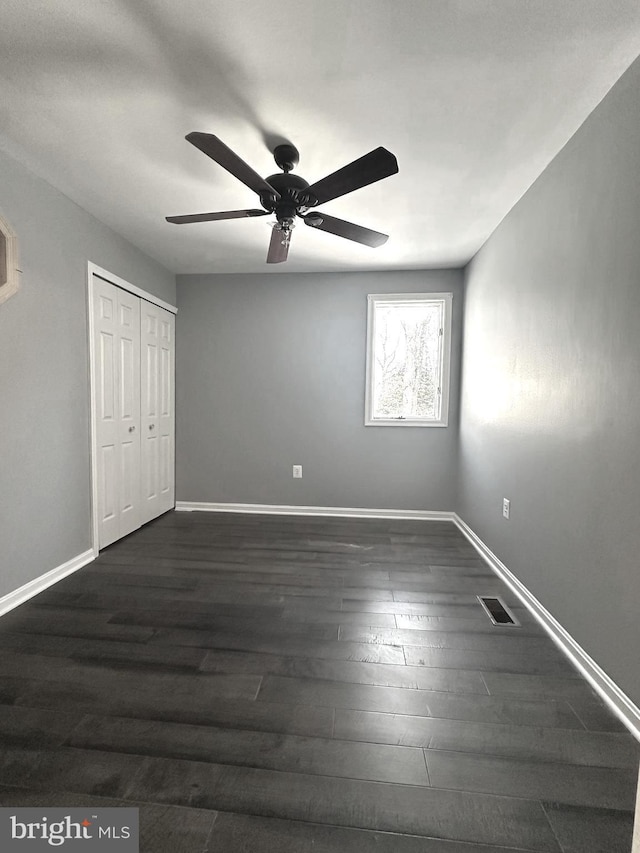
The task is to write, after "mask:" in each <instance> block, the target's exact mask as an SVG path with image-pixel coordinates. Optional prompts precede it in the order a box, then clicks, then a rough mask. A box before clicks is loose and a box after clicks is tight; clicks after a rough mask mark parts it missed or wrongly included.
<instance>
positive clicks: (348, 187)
mask: <svg viewBox="0 0 640 853" xmlns="http://www.w3.org/2000/svg"><path fill="white" fill-rule="evenodd" d="M186 139H187V141H188V142H190V143H191V144H192V145H195V147H196V148H198V149H199V150H200V151H202V152H203V154H206V155H207V156H208V157H211V159H212V160H214V161H215V162H216V163H218V164H219V165H220V166H222V167H223V169H226V170H227V171H228V172H229V173H230V174H232V175H233V176H234V177H235V178H237V179H238V180H239V181H241V182H242V183H243V184H245V186H247V187H249V189H251V190H253V191H254V192H255V193H257V195H258V196H259V198H260V204H261V205H262V207H263V209H262V210H261V209H259V208H251V209H247V210H227V211H219V212H217V213H191V214H186V215H184V216H167V217H166V219H167V222H171V223H173V224H175V225H186V224H188V223H191V222H215V221H217V220H222V219H247V218H251V217H254V216H268V215H269V214H275V217H276V222H275V224H274V226H273V230H272V232H271V242H270V243H269V251H268V252H267V263H268V264H280V263H283V262H284V261H286V260H287V257H288V254H289V245H290V243H291V234H292V231H293V229H294V228H295V224H296V223H295V220H296V217H297V216H298V217H300V218H301V219H302V220H303V221H304V223H305V225H308V226H309V227H310V228H316V229H318V230H320V231H326V232H327V233H329V234H335V235H336V236H337V237H344V238H345V239H346V240H353V241H354V242H356V243H361V244H362V245H364V246H370V247H372V248H375V247H377V246H382V245H383V243H386V242H387V240H388V239H389V236H388V235H387V234H382V233H380V232H379V231H373V230H372V229H370V228H364V227H363V226H362V225H356V224H354V223H353V222H346V221H345V220H344V219H337V218H336V217H335V216H328V215H327V214H325V213H318V212H315V211H312V212H311V213H309V208H311V207H317V206H318V205H320V204H324V203H325V202H327V201H332V200H333V199H335V198H339V197H340V196H343V195H346V194H347V193H350V192H353V191H354V190H358V189H361V188H362V187H366V186H368V185H369V184H373V183H375V182H376V181H381V180H382V179H383V178H388V177H389V176H390V175H395V174H396V173H397V172H398V162H397V160H396V158H395V157H394V156H393V154H392V153H391V152H390V151H387V150H386V148H382V147H380V148H375V149H374V150H373V151H370V152H369V153H368V154H365V155H364V156H363V157H360V158H359V159H358V160H354V161H353V162H352V163H349V164H348V165H346V166H343V168H342V169H338V171H337V172H333V173H332V174H330V175H327V176H326V177H325V178H322V179H321V180H320V181H317V182H316V183H315V184H311V185H309V183H308V181H305V179H304V178H301V177H300V175H294V174H293V169H295V167H296V166H297V165H298V162H299V160H300V155H299V153H298V150H297V148H295V146H293V145H291V144H289V143H285V144H282V145H277V146H276V147H275V149H274V151H273V157H274V159H275V161H276V165H277V166H278V168H280V169H281V170H282V172H276V174H275V175H270V176H269V177H268V178H262V177H261V176H260V175H259V174H258V173H257V172H254V170H253V169H252V168H251V167H250V166H249V165H248V164H247V163H245V162H244V160H242V159H241V158H240V157H238V155H237V154H236V153H235V152H234V151H232V150H231V149H230V148H229V147H228V146H227V145H225V144H224V142H222V140H220V139H218V137H217V136H214V135H213V134H211V133H199V132H194V133H189V134H188V135H187V136H186Z"/></svg>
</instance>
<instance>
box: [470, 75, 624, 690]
mask: <svg viewBox="0 0 640 853" xmlns="http://www.w3.org/2000/svg"><path fill="white" fill-rule="evenodd" d="M638 91H640V62H636V63H635V65H633V66H632V67H631V69H630V70H629V71H628V72H627V73H626V74H625V75H624V76H623V77H622V78H621V80H620V81H619V82H618V83H617V85H616V86H615V87H614V88H613V90H612V91H611V92H610V93H609V94H608V95H607V97H606V98H605V99H604V101H603V102H602V103H601V104H600V106H599V107H598V108H597V109H596V111H595V112H594V113H593V114H592V115H591V116H590V117H589V119H588V120H587V121H586V122H585V124H584V125H583V126H582V127H581V129H580V130H579V131H578V133H577V134H576V135H575V136H574V138H573V139H571V141H570V142H569V143H568V145H567V146H566V147H565V148H564V149H563V150H562V151H561V152H560V154H559V155H558V156H557V158H556V159H555V160H554V161H553V162H552V163H551V164H550V166H549V167H548V168H547V169H546V171H545V172H544V173H543V174H542V175H541V177H540V178H539V179H538V180H537V181H536V183H535V184H534V185H533V186H532V187H531V189H530V190H529V191H528V192H527V193H526V195H525V196H524V197H523V198H522V199H521V201H520V202H519V203H518V204H517V205H516V207H515V208H514V209H513V210H512V211H511V213H510V214H509V215H508V216H507V217H506V219H505V220H504V221H503V223H502V224H501V225H500V227H499V228H498V229H497V231H496V232H495V233H494V234H493V235H492V236H491V238H490V239H489V241H488V242H487V243H486V245H485V246H484V248H483V249H482V250H481V251H480V253H479V254H478V255H477V256H476V257H475V259H474V260H473V262H472V263H471V265H470V266H469V268H468V270H467V278H466V297H465V298H466V313H465V335H464V369H463V384H462V388H463V390H462V408H461V448H460V489H459V512H460V514H461V516H462V517H463V518H464V520H465V521H466V522H467V523H468V524H469V525H470V526H471V527H472V528H473V529H474V530H475V531H476V532H477V533H478V535H479V536H480V537H481V538H482V539H483V540H484V541H485V542H486V543H487V544H488V545H489V547H490V548H491V549H492V550H493V551H494V552H495V553H496V554H497V555H498V556H499V557H500V558H501V559H502V560H503V561H504V562H505V563H506V565H507V566H508V567H509V568H510V569H511V570H512V571H514V572H515V574H516V575H517V576H518V577H519V578H520V579H521V580H522V581H523V582H524V583H525V584H526V586H527V587H528V588H529V589H530V590H531V591H532V592H533V593H534V594H535V595H536V596H537V597H538V599H539V600H540V601H541V602H542V603H543V604H544V605H545V606H546V607H547V609H548V610H550V611H551V613H552V614H553V615H554V616H555V617H556V618H557V619H558V620H559V621H560V623H561V624H562V625H563V626H564V627H565V628H566V629H567V630H568V631H569V632H570V633H571V634H572V635H573V636H574V637H575V638H576V640H577V641H578V642H579V643H580V645H582V647H583V648H584V649H585V650H586V651H587V652H589V653H590V654H591V656H592V657H593V658H595V660H596V661H597V662H598V663H599V664H600V665H601V666H602V667H603V669H604V670H605V671H606V672H607V673H608V674H609V675H610V676H611V677H612V678H613V679H614V680H615V681H616V682H617V683H618V684H619V685H620V686H621V688H622V689H623V690H624V691H625V692H626V693H627V694H628V695H629V696H630V697H631V698H632V699H634V701H635V702H637V703H640V667H638V649H639V648H640V618H639V614H640V568H639V566H640V562H639V561H640V558H639V555H640V524H639V523H638V510H639V508H640V99H639V98H638ZM503 496H504V497H508V498H510V499H511V520H510V521H505V520H503V519H502V517H501V503H502V498H503Z"/></svg>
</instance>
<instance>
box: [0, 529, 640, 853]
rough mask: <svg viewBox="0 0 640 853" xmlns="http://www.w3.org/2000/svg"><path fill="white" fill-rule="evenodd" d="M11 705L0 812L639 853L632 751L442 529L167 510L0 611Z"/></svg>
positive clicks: (467, 550) (270, 847) (398, 847)
mask: <svg viewBox="0 0 640 853" xmlns="http://www.w3.org/2000/svg"><path fill="white" fill-rule="evenodd" d="M478 594H480V595H482V594H488V595H496V594H499V595H501V596H502V597H503V598H504V600H505V601H506V603H507V604H508V605H509V606H510V607H512V609H513V611H514V613H515V614H516V616H517V617H518V619H519V621H520V622H521V626H520V627H512V626H509V627H505V626H501V627H497V626H494V625H493V624H492V623H491V622H490V621H489V619H488V617H487V616H486V614H485V612H484V610H483V609H482V607H481V606H480V604H479V603H478V602H477V601H476V598H475V596H476V595H478ZM0 703H1V704H0V743H1V745H2V752H1V753H0V805H3V806H31V805H33V806H40V807H43V806H57V805H60V806H67V807H70V806H88V805H94V806H97V805H103V806H109V805H125V804H127V805H132V804H133V805H137V806H139V807H140V820H141V828H142V843H141V850H142V851H144V853H182V851H184V853H249V851H250V853H334V851H340V853H369V851H377V853H498V851H500V853H515V851H520V853H522V851H549V853H553V851H555V853H630V850H631V833H632V824H633V807H634V796H635V785H636V779H637V773H638V761H639V758H640V751H639V749H638V744H637V743H636V742H635V741H634V740H633V738H632V737H631V736H630V735H629V734H628V733H627V732H626V731H625V729H624V728H623V726H622V725H621V724H620V723H619V722H618V720H617V719H616V718H615V717H614V716H613V715H612V714H611V713H610V712H609V711H608V710H607V708H606V707H605V706H604V705H603V704H602V702H601V701H600V700H599V699H598V697H597V696H596V694H595V693H594V692H593V691H592V690H591V688H590V687H589V685H588V684H587V683H586V682H585V681H584V679H582V677H581V676H580V675H579V674H578V672H577V671H575V670H574V669H573V668H572V666H571V664H570V663H569V662H568V661H567V660H566V659H565V658H564V657H563V655H562V654H561V653H560V651H559V650H558V649H557V648H556V646H555V645H554V644H553V643H552V642H551V640H550V639H549V638H548V637H547V636H546V634H545V633H544V632H543V631H542V629H541V628H540V627H539V626H538V625H537V623H536V622H535V621H534V619H533V618H532V617H531V616H530V615H529V613H528V612H527V611H526V610H524V609H523V608H522V607H521V606H520V605H519V603H518V600H517V599H515V598H514V596H513V595H512V593H510V591H509V590H508V589H507V588H506V587H505V586H504V585H503V584H502V583H501V582H500V581H499V580H498V579H497V578H496V577H495V576H494V575H493V574H492V573H491V572H490V570H489V569H488V568H487V567H486V565H485V564H484V563H483V562H482V561H481V560H480V558H479V557H478V555H477V554H476V552H475V551H474V550H473V548H472V547H471V546H470V545H469V544H468V542H467V541H466V540H465V539H464V537H463V536H462V534H461V533H460V532H459V531H457V529H456V528H455V527H454V526H453V525H452V524H447V523H439V522H422V521H388V520H363V519H347V520H345V519H329V518H305V517H282V516H257V515H243V516H242V515H230V514H209V513H169V514H168V515H165V516H163V517H162V518H160V519H158V520H157V521H155V522H153V523H152V524H150V525H147V526H146V527H145V528H143V529H142V530H140V531H138V532H136V533H134V534H132V535H131V536H129V537H127V538H126V539H124V540H123V541H121V542H119V543H116V544H115V545H112V546H111V547H110V548H107V549H106V550H105V551H103V552H102V553H101V555H100V557H99V558H98V559H97V560H96V561H95V562H94V563H92V564H91V565H89V566H87V567H85V568H84V569H81V570H80V571H79V572H77V573H76V574H74V575H72V576H70V577H68V578H67V579H65V580H64V581H62V582H61V583H59V584H57V585H56V586H54V587H52V588H50V589H49V590H47V591H45V592H44V593H42V594H41V595H39V596H37V597H36V598H34V599H32V600H31V601H30V602H28V603H26V604H24V605H22V606H21V607H19V608H17V609H16V610H14V611H12V612H10V613H8V614H7V615H5V616H3V617H2V618H1V619H0Z"/></svg>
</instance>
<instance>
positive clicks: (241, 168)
mask: <svg viewBox="0 0 640 853" xmlns="http://www.w3.org/2000/svg"><path fill="white" fill-rule="evenodd" d="M185 139H186V140H187V142H190V143H191V144H192V145H195V146H196V148H199V149H200V151H202V153H203V154H206V155H207V157H211V159H212V160H215V161H216V163H218V164H219V165H220V166H222V168H223V169H226V170H227V172H231V174H232V175H233V176H234V177H235V178H237V179H238V180H239V181H242V183H243V184H245V185H246V186H248V187H249V189H251V190H253V191H254V192H255V193H258V195H260V193H269V195H272V196H275V197H276V198H279V197H280V194H279V193H277V192H276V191H275V190H274V188H273V187H272V186H271V185H270V184H268V183H267V182H266V181H265V180H264V178H261V177H260V175H259V174H258V173H257V172H254V170H253V169H252V168H251V166H249V165H248V164H247V163H245V162H244V160H242V159H241V158H240V157H238V155H237V154H236V153H235V152H234V151H232V150H231V149H230V148H229V147H228V146H227V145H225V144H224V142H222V141H221V140H220V139H218V137H217V136H214V135H213V134H212V133H199V132H198V131H194V132H193V133H188V134H187V136H186V137H185Z"/></svg>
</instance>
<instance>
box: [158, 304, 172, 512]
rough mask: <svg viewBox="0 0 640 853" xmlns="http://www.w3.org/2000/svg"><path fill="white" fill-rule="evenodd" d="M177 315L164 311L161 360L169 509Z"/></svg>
mask: <svg viewBox="0 0 640 853" xmlns="http://www.w3.org/2000/svg"><path fill="white" fill-rule="evenodd" d="M174 337H175V317H174V315H173V314H170V313H169V312H168V311H162V313H161V315H160V362H159V375H158V384H159V389H160V406H159V412H158V423H159V432H160V506H161V507H162V509H161V511H162V512H166V511H167V510H169V509H171V508H172V507H173V506H174V505H175V438H174V436H175V399H174V390H175V384H174V383H175V380H174V375H175V340H174Z"/></svg>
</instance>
